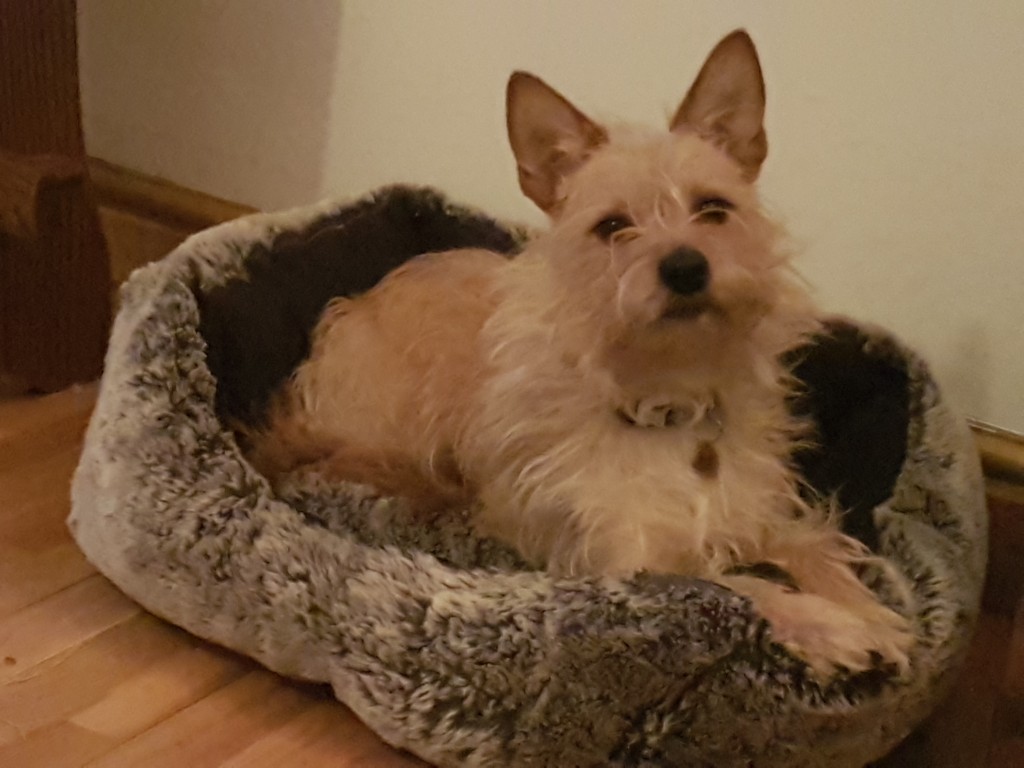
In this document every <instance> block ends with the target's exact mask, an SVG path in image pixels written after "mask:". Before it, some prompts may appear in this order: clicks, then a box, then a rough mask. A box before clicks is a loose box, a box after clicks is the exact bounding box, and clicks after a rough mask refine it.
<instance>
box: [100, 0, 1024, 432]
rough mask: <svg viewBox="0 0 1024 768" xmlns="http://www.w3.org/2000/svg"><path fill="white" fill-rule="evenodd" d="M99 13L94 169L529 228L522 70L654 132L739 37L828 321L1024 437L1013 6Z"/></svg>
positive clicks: (476, 1)
mask: <svg viewBox="0 0 1024 768" xmlns="http://www.w3.org/2000/svg"><path fill="white" fill-rule="evenodd" d="M80 5H81V16H82V24H81V38H82V54H81V58H82V77H83V96H84V104H85V122H86V134H87V142H88V144H89V149H90V151H91V152H92V153H93V154H96V155H99V156H101V157H104V158H106V159H109V160H112V161H114V162H120V163H124V164H127V165H130V166H134V167H137V168H140V169H143V170H146V171H149V172H151V173H156V174H159V175H163V176H167V177H169V178H171V179H173V180H175V181H178V182H179V183H182V184H185V185H188V186H193V187H197V188H199V189H203V190H205V191H208V192H211V193H213V194H218V195H221V196H224V197H228V198H230V199H234V200H238V201H241V202H248V203H252V204H256V205H259V206H263V207H268V208H273V207H281V206H285V205H292V204H300V203H306V202H309V201H312V200H314V199H317V198H320V197H322V196H325V195H329V194H342V195H357V194H361V193H363V192H365V191H367V190H369V189H371V188H373V187H376V186H379V185H381V184H385V183H390V182H394V181H407V182H418V183H428V184H434V185H437V186H439V187H441V188H443V189H445V190H446V191H448V192H449V193H450V194H451V195H453V196H454V197H456V198H459V199H461V200H464V201H469V202H473V203H475V204H477V205H479V206H482V207H485V208H487V209H489V210H490V211H492V212H495V213H497V214H500V215H507V216H512V217H516V218H528V219H531V220H533V221H540V217H539V216H538V215H537V214H536V213H535V212H534V211H532V209H531V208H530V205H529V203H527V202H526V201H525V200H523V199H522V197H521V195H520V194H519V192H518V189H517V187H516V183H515V174H514V170H513V163H512V160H511V156H510V153H509V151H508V149H507V146H506V141H505V134H504V115H503V112H502V110H503V100H504V93H503V91H504V83H505V80H506V78H507V76H508V74H509V72H510V71H511V70H512V69H515V68H523V69H528V70H531V71H533V72H535V73H537V74H539V75H540V76H542V77H543V78H545V79H546V80H548V81H549V82H550V83H552V84H553V85H554V86H555V87H557V88H559V89H560V90H562V91H563V92H564V93H565V94H566V95H568V96H569V97H570V98H571V99H572V100H573V101H574V102H575V103H577V104H578V105H579V106H581V107H582V108H583V109H584V110H585V111H588V112H589V113H591V114H593V115H594V116H596V117H601V116H605V115H611V116H616V117H625V118H629V119H633V120H640V121H643V122H653V123H661V122H663V121H664V120H665V118H666V116H667V115H668V114H669V113H670V112H671V111H672V110H673V108H674V107H675V106H676V104H677V103H678V100H679V99H680V98H681V97H682V95H683V93H684V92H685V90H686V88H687V87H688V85H689V83H690V82H691V80H692V78H693V76H694V75H695V74H696V71H697V69H698V67H699V66H700V63H701V61H702V60H703V58H704V56H705V55H706V54H707V52H708V50H709V49H710V47H711V46H712V45H713V44H714V42H715V41H716V40H717V39H718V38H719V37H721V36H722V35H723V34H724V33H726V32H728V31H729V30H731V29H732V28H734V27H737V26H744V27H746V28H747V29H749V30H750V32H751V33H752V35H753V36H754V38H755V41H756V42H757V44H758V47H759V49H760V51H761V56H762V64H763V66H764V70H765V76H766V79H767V83H768V94H769V96H768V98H769V112H768V136H769V142H770V144H771V150H770V152H769V159H768V163H767V165H766V168H765V172H764V175H763V177H762V189H763V192H764V195H765V197H766V198H767V199H768V200H769V202H770V204H771V206H772V208H773V209H774V210H776V211H777V212H778V213H779V214H780V215H781V217H782V218H783V219H784V220H785V221H786V222H787V224H788V226H789V229H790V231H791V232H792V234H793V236H794V238H795V240H796V241H797V243H798V244H799V245H800V250H801V251H802V253H803V256H802V260H801V264H802V267H803V271H804V272H805V274H806V275H807V276H808V277H809V278H810V280H811V281H812V283H814V284H815V285H816V286H817V288H818V292H819V298H820V301H821V303H822V304H823V305H824V306H826V307H828V308H831V309H834V310H836V311H841V312H846V313H849V314H852V315H855V316H857V317H860V318H865V319H870V320H873V321H876V322H879V323H882V324H884V325H887V326H889V327H891V328H893V329H894V330H896V331H897V332H898V333H899V334H900V335H901V336H902V337H904V338H905V339H907V340H908V341H910V342H911V343H912V344H914V345H916V346H917V347H918V348H920V349H921V350H922V351H923V352H924V353H925V355H926V357H928V358H929V359H930V360H931V362H932V364H933V366H934V368H935V370H936V372H937V373H938V375H939V377H940V379H941V380H942V381H943V382H944V383H945V385H946V388H947V390H948V391H949V393H950V394H951V395H953V397H954V398H955V399H956V400H957V401H958V402H959V403H960V404H961V406H962V408H963V409H964V410H965V411H966V412H967V413H969V414H970V415H972V416H975V417H977V418H980V419H982V420H985V421H989V422H992V423H995V424H997V425H1000V426H1003V427H1006V428H1011V429H1015V430H1017V431H1021V432H1024V354H1022V353H1024V51H1022V49H1021V44H1020V41H1021V40H1022V39H1024V3H1020V2H1019V0H985V2H976V3H968V2H963V0H931V2H929V3H927V4H925V3H904V2H897V1H896V0H891V1H887V2H881V1H880V0H860V2H856V3H841V2H819V1H818V0H786V1H785V2H782V1H778V2H770V3H768V2H763V1H760V0H734V2H730V3H721V2H715V1H713V0H689V1H688V2H683V1H682V0H632V1H631V2H622V0H516V1H515V2H512V1H502V0H438V1H435V2H416V1H415V0H346V1H345V2H332V1H331V0H184V1H182V0H178V1H177V2H173V3H171V2H163V3H157V2H145V3H140V2H138V1H137V0H83V2H82V3H81V4H80ZM339 10H340V13H339Z"/></svg>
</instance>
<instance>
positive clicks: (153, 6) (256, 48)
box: [79, 0, 342, 209]
mask: <svg viewBox="0 0 1024 768" xmlns="http://www.w3.org/2000/svg"><path fill="white" fill-rule="evenodd" d="M341 5H342V4H341V3H325V2H322V0H289V2H279V0H176V1H175V2H173V3H139V2H137V0H103V2H88V3H81V4H80V6H79V46H80V54H79V58H80V70H81V80H82V100H83V122H84V127H85V136H86V148H87V151H88V152H89V154H91V155H94V156H97V157H101V158H103V159H104V160H109V161H111V162H114V163H118V164H120V165H125V166H128V167H130V168H134V169H136V170H140V171H143V172H145V173H149V174H153V175H156V176H162V177H164V178H167V179H170V180H171V181H174V182H177V183H178V184H182V185H184V186H187V187H192V188H195V189H199V190H202V191H204V192H208V193H210V194H213V195H217V196H219V197H223V198H226V199H228V200H232V201H237V202H241V203H246V204H249V205H253V206H256V207H259V208H267V209H273V208H280V207H285V206H291V205H297V204H303V203H308V202H312V201H314V200H315V199H316V198H317V197H318V195H319V191H320V188H321V180H322V179H321V176H322V173H323V167H324V152H325V149H326V141H327V131H328V125H329V123H330V118H331V115H330V104H331V93H332V90H333V76H334V71H335V58H336V55H337V51H338V46H339V41H340V37H341V30H340V24H341V13H342V10H341Z"/></svg>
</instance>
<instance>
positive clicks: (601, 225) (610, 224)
mask: <svg viewBox="0 0 1024 768" xmlns="http://www.w3.org/2000/svg"><path fill="white" fill-rule="evenodd" d="M632 226H634V225H633V220H632V219H631V218H629V216H626V215H625V214H623V213H613V214H612V215H611V216H605V217H604V218H603V219H601V220H600V221H599V222H597V224H595V225H594V226H593V228H592V229H591V230H590V231H591V232H593V233H594V234H595V235H597V236H598V237H599V238H601V239H602V240H603V241H604V242H606V243H607V242H609V241H610V240H611V239H612V236H613V235H614V234H615V233H616V232H621V231H622V230H624V229H629V228H630V227H632Z"/></svg>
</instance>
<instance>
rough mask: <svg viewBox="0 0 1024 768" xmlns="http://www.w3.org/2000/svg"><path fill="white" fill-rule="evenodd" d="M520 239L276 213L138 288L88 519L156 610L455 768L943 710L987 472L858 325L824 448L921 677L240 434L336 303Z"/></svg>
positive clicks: (370, 206) (91, 441)
mask: <svg viewBox="0 0 1024 768" xmlns="http://www.w3.org/2000/svg"><path fill="white" fill-rule="evenodd" d="M520 239H521V233H519V232H516V231H514V230H509V229H507V228H506V227H504V226H502V225H501V224H499V223H497V222H495V221H493V220H491V219H489V218H488V217H486V216H483V215H480V214H476V213H472V212H470V211H468V210H466V209H462V208H459V207H456V206H452V205H451V204H449V203H448V202H447V201H446V200H445V199H444V198H443V197H441V196H440V195H438V194H437V193H435V192H432V191H430V190H423V189H420V190H416V189H409V188H401V187H397V188H392V189H388V190H384V191H382V192H379V193H377V194H375V195H371V196H368V197H367V198H365V199H363V200H360V201H357V202H355V203H351V204H347V205H342V204H338V205H328V206H321V207H318V208H314V209H304V210H299V211H293V212H287V213H281V214H271V215H257V216H253V217H249V218H246V219H242V220H238V221H235V222H231V223H229V224H225V225H223V226H220V227H217V228H215V229H212V230H209V231H207V232H204V233H202V234H200V235H198V236H196V237H194V238H192V239H190V240H188V241H187V242H186V243H185V244H184V245H182V246H181V247H180V248H178V249H177V250H176V251H175V252H174V253H172V254H171V255H170V256H169V257H167V258H166V259H165V260H164V261H162V262H160V263H158V264H154V265H152V266H150V267H147V268H145V269H143V270H140V271H139V272H137V273H136V274H135V275H134V276H133V277H132V278H131V280H130V281H129V282H128V284H127V285H126V287H125V288H124V291H123V294H122V306H121V310H120V314H119V316H118V318H117V321H116V324H115V328H114V331H113V334H112V338H111V342H110V349H109V353H108V356H107V363H106V372H105V374H104V378H103V382H102V386H101V390H100V397H99V403H98V406H97V408H96V412H95V414H94V416H93V419H92V423H91V425H90V427H89V431H88V434H87V438H86V444H85V449H84V452H83V455H82V459H81V464H80V466H79V468H78V471H77V474H76V476H75V480H74V487H73V494H72V495H73V508H72V513H71V518H70V526H71V529H72V531H73V533H74V536H75V538H76V539H77V541H78V543H79V544H80V546H81V548H82V550H83V551H84V552H85V553H86V555H87V556H88V558H89V559H90V560H91V561H92V562H93V563H94V564H95V565H96V566H97V567H98V568H99V569H100V570H101V571H102V572H103V573H104V574H106V575H107V576H108V577H109V578H110V579H111V580H112V581H113V582H114V583H115V584H117V585H118V586H119V587H120V588H121V589H122V590H124V591H125V592H126V593H127V594H128V595H130V596H131V597H133V598H134V599H136V600H137V601H138V602H140V603H141V604H142V605H143V606H145V607H146V608H147V609H149V610H150V611H152V612H153V613H155V614H158V615H159V616H162V617H164V618H165V619H167V620H168V621H170V622H173V623H174V624H177V625H180V626H182V627H184V628H185V629H187V630H188V631H190V632H193V633H195V634H196V635H198V636H200V637H203V638H207V639H209V640H211V641H213V642H216V643H219V644H222V645H224V646H227V647H229V648H233V649H235V650H237V651H238V652H240V653H243V654H246V655H249V656H251V657H252V658H254V659H256V660H258V661H259V662H260V663H262V664H264V665H266V666H267V667H269V668H270V669H272V670H275V671H277V672H279V673H281V674H283V675H288V676H292V677H296V678H301V679H305V680H313V681H322V682H325V683H329V684H330V685H331V686H332V687H333V690H334V692H335V694H336V695H337V697H338V699H339V700H340V701H342V702H344V703H345V704H347V705H348V706H349V707H351V708H352V709H353V710H354V711H355V712H356V713H357V714H358V715H359V717H361V718H362V719H363V720H364V721H365V722H366V723H368V724H369V725H370V726H371V727H372V728H373V729H374V730H376V731H377V732H378V733H379V734H380V735H381V736H382V737H383V738H384V739H386V740H387V741H389V742H390V743H392V744H394V745H396V746H399V747H404V748H406V749H408V750H410V751H412V752H414V753H416V754H417V755H420V756H422V757H423V758H425V759H426V760H428V761H431V762H434V763H437V764H439V765H443V766H476V765H501V766H513V765H529V766H558V767H559V768H571V767H573V766H579V767H581V768H582V767H583V766H598V765H617V766H669V765H672V766H715V767H716V768H723V767H725V766H810V765H827V766H846V765H850V766H856V765H863V764H864V763H866V762H869V761H871V760H873V759H876V758H878V757H879V756H880V755H882V754H884V753H885V752H886V751H887V750H889V749H890V748H891V747H892V746H893V745H894V744H895V743H897V742H898V741H899V740H900V739H901V738H903V737H904V736H905V735H906V734H907V733H908V732H909V730H910V729H911V728H912V727H913V726H914V725H915V724H916V723H917V722H919V720H920V719H921V718H922V717H924V715H925V714H927V712H928V710H929V709H930V708H931V707H932V706H933V705H934V704H935V703H936V701H937V698H938V697H939V696H940V695H941V694H942V692H943V690H944V687H945V686H946V684H947V683H948V682H950V676H951V674H952V673H953V671H954V669H955V667H956V665H957V663H958V660H959V659H960V658H961V656H962V655H963V652H964V650H965V647H966V644H967V641H968V639H969V634H970V631H971V628H972V626H973V622H974V619H975V617H976V615H977V610H978V599H979V592H980V587H981V581H982V574H983V571H984V564H985V549H984V542H985V526H986V521H985V512H984V506H983V496H982V489H981V482H980V477H979V470H978V466H977V463H976V458H975V455H974V451H973V447H972V443H971V440H970V437H969V435H968V433H967V431H966V429H965V427H964V425H963V423H962V422H961V421H960V420H959V419H958V418H957V417H956V416H955V415H954V414H953V413H951V411H950V409H949V407H948V406H947V404H946V402H945V400H944V399H943V397H942V395H941V393H940V392H939V391H938V389H937V388H936V385H935V383H934V382H933V380H932V379H931V377H930V375H929V373H928V370H927V368H926V367H925V365H924V364H923V363H922V362H921V361H920V360H919V359H918V357H917V356H915V355H914V354H913V352H911V351H909V350H908V349H906V348H905V347H903V346H901V345H900V344H899V343H898V342H896V341H894V340H893V339H892V338H891V337H890V336H889V335H887V334H886V333H885V332H883V331H881V330H877V329H868V328H864V327H862V326H858V325H853V324H849V323H844V322H841V321H836V322H835V323H833V324H832V326H831V334H830V335H828V336H825V337H823V338H821V339H819V340H818V341H817V342H816V343H815V344H814V345H812V346H810V347H809V348H808V349H806V350H804V351H803V352H802V353H801V355H800V356H799V358H798V359H796V360H794V365H795V366H796V370H797V372H798V374H799V375H800V376H801V378H803V380H804V381H805V382H806V385H807V392H806V395H805V396H804V397H803V398H802V399H801V400H800V401H798V402H795V403H794V407H795V408H799V409H802V410H804V411H807V412H809V413H810V414H811V415H812V416H813V417H814V418H815V419H816V421H817V423H818V426H819V443H820V447H818V448H817V449H814V450H808V451H806V452H805V453H803V454H801V456H800V457H799V461H800V464H801V466H802V468H803V469H804V471H805V473H806V474H807V476H808V478H809V479H810V481H811V482H812V484H813V485H814V486H815V487H816V488H817V489H818V490H819V491H822V492H826V493H828V492H834V493H837V494H838V495H839V497H840V499H841V500H842V502H843V505H844V506H845V507H846V508H848V509H849V510H850V512H849V513H848V516H847V518H846V521H845V526H846V528H847V530H848V531H850V532H851V533H853V534H854V535H857V536H859V537H860V538H861V539H862V540H864V541H865V542H866V543H868V544H869V546H871V547H873V548H874V549H876V551H878V552H880V553H881V554H883V555H884V556H886V557H887V558H889V559H890V560H891V561H892V562H893V563H894V564H895V565H896V566H897V568H898V570H899V572H900V573H902V574H903V579H904V580H903V581H902V582H900V583H893V582H892V581H891V580H887V579H886V578H883V577H882V576H881V575H879V574H871V573H869V574H865V578H867V579H869V581H870V583H872V585H873V586H875V587H876V588H877V589H878V590H879V591H880V593H881V594H882V595H883V596H885V598H886V599H887V600H889V601H890V602H891V603H892V604H893V605H895V606H897V607H898V608H899V609H901V610H903V611H905V612H907V613H908V615H911V616H913V617H914V620H915V621H916V625H917V628H918V630H919V633H920V636H921V641H920V644H919V645H918V647H917V649H916V650H915V652H914V654H913V670H912V673H911V677H910V678H909V679H908V680H904V681H894V680H892V679H891V678H890V677H889V676H887V674H886V673H885V672H884V671H874V672H871V673H867V674H861V675H857V676H841V677H839V678H837V679H835V680H832V681H828V682H826V683H820V682H818V681H816V680H815V679H814V678H813V677H812V676H811V675H810V674H809V672H807V670H806V669H805V668H804V667H803V665H802V664H801V663H800V662H799V661H797V660H795V659H793V658H791V657H789V656H788V655H787V654H786V653H785V652H784V651H783V650H782V649H781V648H779V647H778V646H775V645H773V644H772V642H771V636H770V634H769V632H768V630H767V628H766V625H765V624H764V623H763V622H762V621H759V620H758V618H757V617H756V616H755V615H753V614H752V613H751V611H750V608H749V606H748V604H747V603H746V602H745V601H744V600H743V599H741V598H739V597H737V596H735V595H733V594H731V593H729V592H728V591H726V590H724V589H722V588H719V587H716V586H713V585H710V584H707V583H703V582H700V581H696V580H690V579H685V578H669V577H657V578H655V577H644V576H641V577H637V578H635V579H632V580H628V581H615V580H590V579H588V580H564V581H554V580H552V579H551V578H550V577H548V576H547V575H546V574H544V573H539V572H534V571H530V570H527V569H525V568H524V567H523V566H522V564H521V563H520V562H518V560H517V558H516V557H515V555H514V554H513V553H512V552H510V551H508V550H506V549H504V548H503V547H501V546H499V545H497V544H495V543H493V542H488V541H481V540H478V539H476V538H474V537H473V535H472V534H471V533H470V531H469V529H468V526H467V517H468V516H467V514H466V513H465V511H460V510H453V511H452V512H451V513H450V514H449V515H448V516H447V517H445V518H443V519H442V520H441V521H440V523H438V524H435V525H433V526H431V527H426V526H423V525H417V523H416V522H415V521H414V520H412V519H411V518H410V517H409V516H408V515H407V511H406V509H405V507H404V505H403V503H402V502H401V501H400V500H395V499H388V498H381V497H379V496H378V495H376V494H375V493H374V492H373V491H372V489H369V488H365V487H357V486H341V487H328V486H326V485H324V484H322V483H319V482H318V481H316V480H315V479H314V478H310V479H308V480H307V481H305V482H304V483H303V484H302V485H301V486H296V487H292V488H289V489H287V490H286V491H285V492H283V493H281V494H279V495H277V496H275V495H274V494H273V493H272V492H271V490H270V488H269V487H268V484H267V483H266V481H265V480H264V479H263V478H262V477H260V476H259V475H258V474H257V473H256V472H255V471H254V470H253V469H252V468H251V467H250V466H249V465H248V464H247V463H246V461H245V460H244V459H243V457H242V454H241V453H240V451H239V447H238V443H237V441H236V438H235V436H234V434H233V432H232V431H231V430H230V429H229V428H228V425H232V424H237V423H240V422H241V423H257V422H259V419H260V417H261V414H262V412H263V409H264V408H265V406H266V401H267V397H268V395H269V393H270V392H271V391H272V390H273V388H274V387H275V386H277V385H278V384H279V383H280V382H281V381H282V380H283V379H284V378H285V377H286V376H287V375H288V374H289V372H290V371H291V370H292V369H293V368H294V367H295V365H296V363H298V361H299V360H301V359H302V357H303V355H305V354H306V351H307V349H308V347H307V344H308V333H309V329H310V328H311V327H312V324H313V322H315V320H316V316H317V314H318V313H319V311H320V309H321V308H322V307H323V306H324V304H325V303H326V301H327V300H328V299H329V298H330V297H331V296H334V295H338V294H344V293H351V292H356V291H360V290H364V289H366V288H368V287H369V286H370V285H372V284H373V283H374V282H376V280H378V279H379V278H380V277H381V276H382V275H383V274H384V273H385V272H386V271H387V270H388V269H390V268H392V267H394V266H395V265H397V264H399V263H401V262H402V261H403V260H405V259H406V258H408V257H410V256H411V255H413V254H415V253H417V252H420V251H429V250H438V249H441V248H447V247H452V246H462V245H482V246H485V247H490V248H493V249H496V250H501V251H505V252H508V253H513V252H514V251H515V250H516V247H517V243H518V242H519V241H520Z"/></svg>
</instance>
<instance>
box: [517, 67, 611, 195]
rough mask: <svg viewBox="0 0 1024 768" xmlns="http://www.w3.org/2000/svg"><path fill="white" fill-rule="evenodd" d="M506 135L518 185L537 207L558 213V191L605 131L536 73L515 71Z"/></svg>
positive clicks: (603, 138)
mask: <svg viewBox="0 0 1024 768" xmlns="http://www.w3.org/2000/svg"><path fill="white" fill-rule="evenodd" d="M505 109H506V112H505V114H506V120H507V123H508V138H509V143H510V144H511V145H512V153H513V154H514V155H515V156H516V164H517V165H518V166H519V186H520V188H521V189H522V190H523V193H524V194H525V195H526V196H527V197H528V198H530V199H531V200H533V202H535V203H536V204H537V205H538V206H540V208H541V210H543V211H545V212H546V213H548V214H550V215H554V214H555V213H557V212H558V208H559V206H560V204H561V200H560V199H559V197H558V194H559V193H558V189H559V187H560V186H561V182H562V179H564V178H565V177H567V176H569V175H570V174H572V173H573V172H574V171H576V169H578V168H579V167H580V166H581V165H583V163H584V162H585V161H586V160H587V158H588V157H590V155H591V153H592V152H593V151H594V150H595V149H597V147H599V146H601V145H602V144H604V143H605V142H607V141H608V132H607V131H605V129H604V128H602V127H601V126H600V125H598V124H597V123H595V122H594V121H593V120H591V119H590V118H589V117H587V116H586V115H584V114H583V113H582V112H580V111H579V110H578V109H576V107H574V106H573V105H572V104H570V103H569V100H568V99H566V98H565V97H564V96H562V94H560V93H559V92H558V91H556V90H555V89H554V88H552V87H551V86H550V85H548V84H547V83H545V82H544V81H543V80H541V79H540V78H539V77H534V76H533V75H531V74H529V73H527V72H515V73H514V74H513V75H512V77H511V78H509V81H508V90H507V91H506V94H505Z"/></svg>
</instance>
